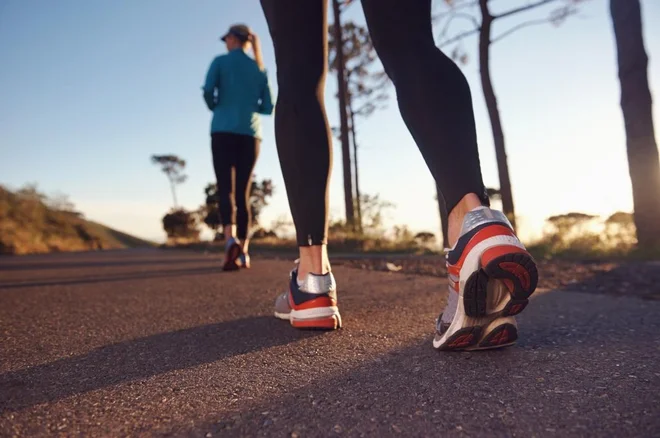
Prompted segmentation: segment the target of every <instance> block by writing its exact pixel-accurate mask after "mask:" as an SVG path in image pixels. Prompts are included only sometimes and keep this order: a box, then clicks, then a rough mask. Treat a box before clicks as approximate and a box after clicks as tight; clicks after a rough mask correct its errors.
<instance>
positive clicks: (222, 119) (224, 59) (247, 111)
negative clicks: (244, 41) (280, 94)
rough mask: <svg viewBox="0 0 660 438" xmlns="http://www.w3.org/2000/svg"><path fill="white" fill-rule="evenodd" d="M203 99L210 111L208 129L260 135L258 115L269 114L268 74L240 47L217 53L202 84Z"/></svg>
mask: <svg viewBox="0 0 660 438" xmlns="http://www.w3.org/2000/svg"><path fill="white" fill-rule="evenodd" d="M203 89H204V100H205V101H206V105H207V106H208V107H209V109H210V110H211V111H213V121H212V122H211V132H212V133H214V132H231V133H234V134H243V135H250V136H253V137H257V138H261V122H260V120H259V114H266V115H267V114H272V112H273V100H272V96H271V92H270V85H269V84H268V75H267V74H266V72H265V71H263V70H261V69H259V67H258V66H257V63H256V62H255V61H254V60H253V59H252V58H250V57H249V56H248V55H247V54H246V53H245V52H244V51H243V50H241V49H236V50H232V51H231V52H229V53H227V54H226V55H221V56H218V57H217V58H215V59H214V60H213V62H212V63H211V67H209V71H208V73H207V75H206V83H205V84H204V88H203Z"/></svg>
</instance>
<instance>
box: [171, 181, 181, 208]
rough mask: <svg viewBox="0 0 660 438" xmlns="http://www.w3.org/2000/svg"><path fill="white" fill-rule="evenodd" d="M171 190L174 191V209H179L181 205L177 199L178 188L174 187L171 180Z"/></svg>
mask: <svg viewBox="0 0 660 438" xmlns="http://www.w3.org/2000/svg"><path fill="white" fill-rule="evenodd" d="M170 189H171V190H172V199H173V200H174V208H178V207H179V203H178V202H177V199H176V187H175V186H174V181H172V180H171V179H170Z"/></svg>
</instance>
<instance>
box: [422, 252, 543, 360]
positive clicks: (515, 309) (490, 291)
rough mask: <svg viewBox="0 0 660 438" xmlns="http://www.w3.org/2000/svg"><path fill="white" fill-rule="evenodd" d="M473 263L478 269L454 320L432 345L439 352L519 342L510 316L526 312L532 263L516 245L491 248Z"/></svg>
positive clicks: (532, 286) (532, 287)
mask: <svg viewBox="0 0 660 438" xmlns="http://www.w3.org/2000/svg"><path fill="white" fill-rule="evenodd" d="M474 262H477V263H478V264H479V266H480V267H479V268H478V269H476V270H474V272H473V273H472V274H471V275H470V277H468V280H467V281H466V282H465V286H464V288H463V290H462V291H461V292H462V293H461V297H459V302H458V308H457V310H456V315H455V316H454V320H453V321H452V323H451V325H450V327H449V329H448V330H447V332H445V334H444V335H443V336H442V337H441V338H440V339H434V341H433V346H434V347H435V348H436V349H438V350H457V351H460V350H485V349H492V348H501V347H506V346H510V345H513V344H515V342H516V340H517V339H518V328H517V325H516V321H515V319H514V318H513V316H514V315H517V314H519V313H520V312H522V311H523V310H524V309H525V307H526V306H527V304H528V303H529V297H530V295H531V294H532V293H533V292H534V290H535V289H536V286H537V283H538V271H537V268H536V263H535V262H534V259H533V258H532V256H531V255H530V254H529V253H528V252H527V251H526V250H525V249H524V248H523V247H522V245H520V244H519V243H518V244H517V245H497V246H493V247H491V248H489V249H487V250H485V251H484V252H483V253H482V254H481V255H480V256H479V259H478V261H477V260H474ZM468 269H469V268H468Z"/></svg>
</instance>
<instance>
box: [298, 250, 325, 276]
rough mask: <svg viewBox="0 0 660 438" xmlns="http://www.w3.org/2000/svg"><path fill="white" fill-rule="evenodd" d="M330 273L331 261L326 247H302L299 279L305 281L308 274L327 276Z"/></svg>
mask: <svg viewBox="0 0 660 438" xmlns="http://www.w3.org/2000/svg"><path fill="white" fill-rule="evenodd" d="M328 272H330V260H329V259H328V250H327V247H326V246H325V245H317V246H307V247H300V260H299V262H298V279H300V280H302V279H304V278H305V277H306V276H307V274H310V273H311V274H316V275H325V274H327V273H328Z"/></svg>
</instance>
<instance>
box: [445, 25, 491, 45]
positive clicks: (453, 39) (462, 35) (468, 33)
mask: <svg viewBox="0 0 660 438" xmlns="http://www.w3.org/2000/svg"><path fill="white" fill-rule="evenodd" d="M480 30H481V27H478V28H476V29H471V30H466V31H465V32H461V33H459V34H458V35H455V36H453V37H451V38H449V39H448V40H446V41H442V42H440V44H438V47H440V48H441V49H442V48H443V47H445V46H448V45H450V44H453V43H456V42H458V41H460V40H462V39H463V38H466V37H469V36H471V35H474V34H476V33H479V31H480Z"/></svg>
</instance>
